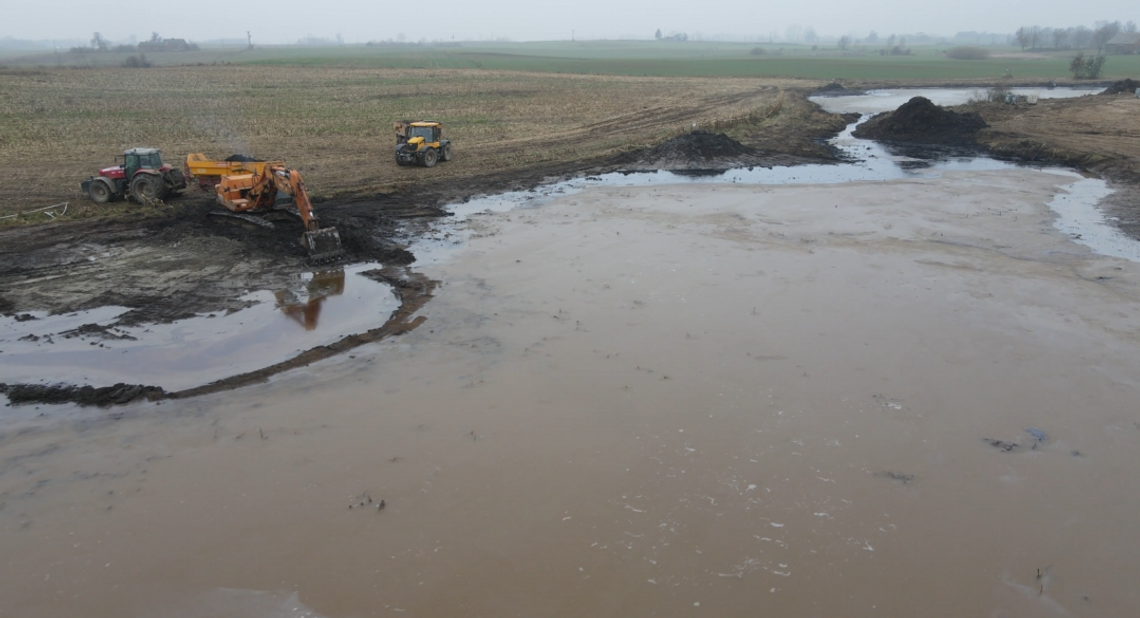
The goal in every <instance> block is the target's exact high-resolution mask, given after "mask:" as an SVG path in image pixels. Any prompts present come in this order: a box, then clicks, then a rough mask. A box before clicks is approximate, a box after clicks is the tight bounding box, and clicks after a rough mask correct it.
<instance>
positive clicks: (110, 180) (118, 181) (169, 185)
mask: <svg viewBox="0 0 1140 618" xmlns="http://www.w3.org/2000/svg"><path fill="white" fill-rule="evenodd" d="M79 187H80V189H81V190H82V191H83V192H84V193H86V194H87V195H88V197H90V198H91V199H92V200H94V201H96V202H100V203H102V202H110V201H112V200H116V199H125V198H126V197H128V196H129V197H132V198H134V200H135V201H136V202H139V203H140V204H141V203H147V202H154V201H157V200H161V199H164V198H166V197H167V196H169V195H170V194H172V193H177V192H179V191H181V190H183V189H185V188H186V176H185V175H184V174H183V173H182V170H179V169H177V168H174V167H171V166H169V165H165V164H163V162H162V154H161V153H160V152H159V150H158V149H157V148H131V149H130V150H127V151H125V152H124V153H123V158H122V163H120V164H119V165H115V166H113V167H105V168H103V169H101V170H99V175H98V176H92V177H91V178H88V179H87V180H85V181H83V182H81V183H80V184H79Z"/></svg>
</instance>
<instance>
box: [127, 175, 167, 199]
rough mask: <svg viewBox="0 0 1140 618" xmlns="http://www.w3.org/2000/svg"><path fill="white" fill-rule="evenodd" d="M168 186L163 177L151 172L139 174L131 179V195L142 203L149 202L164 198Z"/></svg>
mask: <svg viewBox="0 0 1140 618" xmlns="http://www.w3.org/2000/svg"><path fill="white" fill-rule="evenodd" d="M164 189H166V186H165V185H164V184H163V183H162V179H161V178H159V177H157V176H151V175H150V174H139V175H138V176H135V177H134V179H133V180H131V195H132V196H134V198H135V201H137V202H138V203H140V204H149V203H151V202H157V201H158V200H160V199H162V196H163V194H164V193H165V191H164Z"/></svg>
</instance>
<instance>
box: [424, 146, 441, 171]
mask: <svg viewBox="0 0 1140 618" xmlns="http://www.w3.org/2000/svg"><path fill="white" fill-rule="evenodd" d="M438 160H439V151H438V150H436V149H435V148H428V149H427V150H425V151H424V167H434V166H435V162H436V161H438Z"/></svg>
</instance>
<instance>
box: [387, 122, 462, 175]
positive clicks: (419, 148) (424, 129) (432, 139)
mask: <svg viewBox="0 0 1140 618" xmlns="http://www.w3.org/2000/svg"><path fill="white" fill-rule="evenodd" d="M393 127H394V128H395V129H396V165H422V166H424V167H432V166H433V165H435V164H436V162H437V161H450V160H451V140H446V139H443V138H442V135H441V134H442V133H443V125H442V124H440V123H438V122H436V121H434V120H419V121H411V120H403V121H400V122H397V123H394V125H393Z"/></svg>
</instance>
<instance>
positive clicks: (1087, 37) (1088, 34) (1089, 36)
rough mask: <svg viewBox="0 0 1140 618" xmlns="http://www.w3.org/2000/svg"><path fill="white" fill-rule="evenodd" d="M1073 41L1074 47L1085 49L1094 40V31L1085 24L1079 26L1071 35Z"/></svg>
mask: <svg viewBox="0 0 1140 618" xmlns="http://www.w3.org/2000/svg"><path fill="white" fill-rule="evenodd" d="M1070 38H1071V39H1072V41H1073V47H1076V48H1077V49H1084V48H1086V47H1090V46H1091V45H1092V41H1093V31H1092V30H1089V29H1088V28H1086V27H1085V26H1077V27H1076V28H1073V34H1072V36H1071V37H1070Z"/></svg>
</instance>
